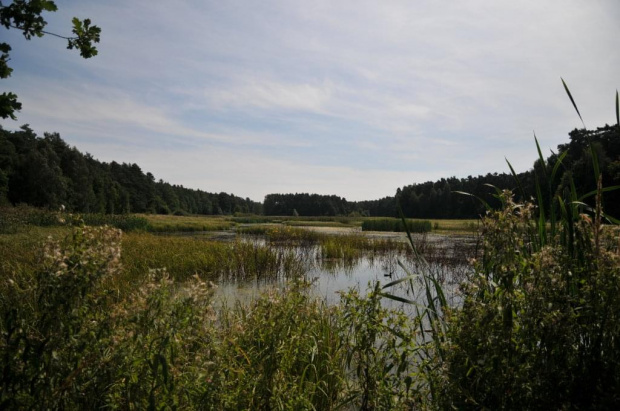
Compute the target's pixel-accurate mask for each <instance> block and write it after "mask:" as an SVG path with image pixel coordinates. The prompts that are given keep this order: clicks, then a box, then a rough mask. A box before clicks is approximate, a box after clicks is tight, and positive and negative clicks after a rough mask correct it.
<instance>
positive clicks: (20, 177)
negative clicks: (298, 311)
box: [0, 125, 620, 219]
mask: <svg viewBox="0 0 620 411" xmlns="http://www.w3.org/2000/svg"><path fill="white" fill-rule="evenodd" d="M533 148H534V145H533ZM592 151H594V152H595V154H596V157H597V159H598V165H599V168H600V170H601V171H602V172H603V176H604V181H603V186H604V187H613V186H617V185H620V130H619V128H618V125H614V126H609V125H605V126H604V127H599V128H597V129H596V130H586V129H575V130H573V131H571V132H570V133H569V142H568V143H565V144H561V145H559V146H558V149H557V152H552V153H551V155H549V156H548V157H547V158H546V159H545V158H543V159H542V161H541V159H538V160H537V161H536V162H535V163H534V164H533V167H532V169H530V170H528V171H526V172H523V173H519V174H518V175H517V178H516V179H515V176H514V175H512V174H509V173H488V174H486V175H479V176H475V177H474V176H468V177H465V178H456V177H450V178H442V179H439V180H437V181H427V182H424V183H415V184H411V185H407V186H404V187H402V188H398V189H397V190H396V193H395V195H394V196H388V197H384V198H382V199H378V200H371V201H347V200H346V199H345V198H343V197H339V196H337V195H321V194H309V193H295V194H268V195H267V196H265V199H264V202H263V203H262V204H261V203H259V202H255V201H252V200H250V199H249V198H245V199H244V198H241V197H237V196H235V195H232V194H227V193H208V192H204V191H201V190H194V189H189V188H185V187H183V186H180V185H172V184H169V183H167V182H164V181H162V180H159V181H156V180H155V177H154V176H153V174H151V173H149V172H147V173H144V172H143V171H142V170H141V169H140V167H139V166H138V165H137V164H125V163H123V164H119V163H116V162H114V161H113V162H111V163H104V162H100V161H98V160H96V159H94V158H93V157H92V156H91V155H90V154H82V153H81V152H79V151H78V150H77V149H76V148H75V147H70V146H69V145H68V144H67V143H66V142H64V141H63V140H62V138H61V137H60V136H59V135H58V134H57V133H45V134H44V136H43V137H38V136H37V135H36V134H35V133H34V132H33V131H32V130H31V129H30V128H29V127H28V126H23V127H21V129H20V130H17V131H7V130H4V129H2V128H1V127H0V203H11V204H19V203H26V204H29V205H33V206H37V207H47V208H57V207H59V206H60V205H64V206H65V207H67V208H68V209H69V210H71V211H76V212H90V213H93V212H95V213H109V214H121V213H128V212H132V213H144V212H146V213H159V214H169V213H176V214H185V213H187V214H204V215H215V214H233V213H252V214H264V215H268V216H272V215H280V216H281V215H300V216H343V215H356V216H378V217H397V216H398V215H399V212H398V209H399V207H400V209H402V211H403V213H404V214H405V216H406V217H410V218H437V219H438V218H455V219H456V218H476V217H478V216H479V215H481V214H483V213H484V212H485V207H484V206H483V204H482V203H481V202H480V201H478V200H477V199H476V198H475V197H473V196H476V197H478V198H480V199H483V200H484V201H486V202H487V203H488V204H489V205H490V206H491V207H499V205H500V204H499V201H498V200H497V199H496V198H495V197H494V194H495V193H494V188H493V187H497V188H499V189H511V190H513V192H515V195H516V197H517V201H522V200H523V199H524V198H525V199H530V198H534V197H536V192H537V187H536V185H537V182H538V187H539V189H540V191H541V194H542V196H543V198H544V204H551V203H552V202H551V201H548V200H549V197H550V196H557V195H564V194H563V193H566V191H567V190H571V189H572V188H571V180H572V182H573V183H574V186H575V189H576V192H577V193H581V194H583V193H589V192H592V191H593V190H595V189H596V185H597V182H596V179H595V178H594V169H593V167H592V164H593V162H592ZM541 157H542V156H541ZM560 157H562V162H561V164H560V165H558V167H557V172H556V178H555V179H554V181H547V180H546V178H547V176H549V175H551V174H552V170H554V169H555V168H556V163H557V162H558V160H559V159H560ZM517 180H518V182H517ZM491 186H493V187H491ZM459 192H465V193H469V194H472V195H473V196H465V195H461V194H460V193H459ZM584 201H585V202H586V203H589V204H593V202H594V197H590V198H586V199H584ZM603 205H604V209H605V210H606V212H607V213H608V214H610V215H612V216H620V191H609V192H606V193H605V194H604V197H603ZM546 211H548V210H546ZM546 215H549V214H546Z"/></svg>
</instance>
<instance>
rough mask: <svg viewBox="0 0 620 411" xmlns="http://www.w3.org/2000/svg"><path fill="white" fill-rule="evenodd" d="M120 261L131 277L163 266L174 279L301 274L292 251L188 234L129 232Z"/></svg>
mask: <svg viewBox="0 0 620 411" xmlns="http://www.w3.org/2000/svg"><path fill="white" fill-rule="evenodd" d="M123 250H124V253H123V264H124V266H125V267H126V272H127V275H128V276H129V277H130V278H139V277H140V276H143V275H144V273H145V272H148V271H149V270H151V269H159V268H166V270H167V271H168V272H169V274H170V276H171V277H172V278H173V279H175V280H176V281H184V280H187V279H188V278H191V277H192V276H193V275H195V274H198V275H200V277H201V278H203V279H209V280H212V281H247V280H250V279H256V280H264V279H282V278H291V277H297V276H301V275H303V274H304V270H305V267H304V264H303V259H302V256H300V255H298V254H297V253H296V251H295V250H290V249H283V248H279V247H273V246H271V245H269V244H266V245H265V244H257V243H252V242H247V241H234V242H231V243H228V242H216V241H205V240H200V239H195V238H187V237H166V236H155V235H151V234H147V233H129V234H127V235H125V237H124V239H123Z"/></svg>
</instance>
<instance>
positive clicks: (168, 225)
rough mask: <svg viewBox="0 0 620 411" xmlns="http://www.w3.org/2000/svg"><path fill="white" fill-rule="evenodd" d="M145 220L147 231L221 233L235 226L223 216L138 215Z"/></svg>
mask: <svg viewBox="0 0 620 411" xmlns="http://www.w3.org/2000/svg"><path fill="white" fill-rule="evenodd" d="M138 215H139V216H140V217H144V218H146V219H147V221H148V223H149V228H148V230H149V231H154V232H173V231H189V232H191V231H221V230H228V229H230V228H232V227H233V226H235V224H236V223H235V222H234V221H232V220H231V219H230V218H227V217H223V216H176V215H161V214H138Z"/></svg>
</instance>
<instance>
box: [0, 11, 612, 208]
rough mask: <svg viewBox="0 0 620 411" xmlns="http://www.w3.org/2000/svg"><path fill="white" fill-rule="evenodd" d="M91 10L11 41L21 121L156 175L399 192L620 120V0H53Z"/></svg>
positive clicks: (15, 34)
mask: <svg viewBox="0 0 620 411" xmlns="http://www.w3.org/2000/svg"><path fill="white" fill-rule="evenodd" d="M56 4H57V6H58V8H59V10H58V11H57V12H56V13H50V14H46V15H45V18H46V20H47V21H48V26H47V27H46V30H47V31H50V32H54V33H57V34H62V35H70V34H71V18H72V17H74V16H77V17H79V18H81V19H83V18H90V19H91V20H92V21H93V23H94V24H96V25H98V26H99V27H101V29H102V34H101V42H100V43H99V45H98V50H99V55H98V56H96V57H94V58H92V59H88V60H85V59H82V58H80V56H79V54H78V53H77V52H75V51H69V50H66V49H65V48H66V43H65V41H64V40H61V39H58V38H55V37H52V36H44V37H42V38H35V39H32V40H30V41H26V40H25V39H24V38H23V36H21V35H20V33H19V31H17V30H15V29H11V30H6V29H4V28H3V27H0V33H1V34H0V40H2V41H6V42H8V43H9V44H10V45H11V46H12V48H13V50H12V52H11V61H10V65H11V67H13V69H14V72H13V74H12V77H11V78H9V79H7V80H2V91H12V92H14V93H16V94H17V95H18V96H19V99H20V101H21V102H22V104H23V108H22V110H21V111H20V112H19V113H18V119H17V121H12V120H2V121H1V124H2V126H3V127H4V128H6V129H12V130H13V129H17V128H19V127H20V126H21V125H22V124H29V125H30V127H31V128H32V129H33V130H34V131H35V132H37V133H38V134H40V135H42V134H43V133H44V132H58V133H59V134H60V135H61V137H62V138H63V139H64V140H65V141H67V142H68V143H69V144H70V145H72V146H75V147H77V148H78V149H79V150H80V151H82V152H88V153H90V154H91V155H93V156H94V157H95V158H97V159H99V160H101V161H106V162H111V161H117V162H119V163H120V162H127V163H137V164H138V165H139V166H140V167H141V168H142V170H143V171H144V172H145V173H146V172H147V171H148V172H151V173H153V174H154V175H155V178H156V179H157V180H159V179H163V180H164V181H167V182H170V183H172V184H181V185H183V186H185V187H189V188H196V189H201V190H205V191H208V192H221V191H224V192H227V193H234V194H235V195H238V196H241V197H249V198H251V199H253V200H255V201H262V200H263V198H264V196H265V195H266V194H270V193H301V192H309V193H319V194H336V195H339V196H341V197H345V198H346V199H348V200H351V201H358V200H372V199H377V198H381V197H385V196H392V195H394V193H395V192H396V189H397V188H398V187H402V186H404V185H409V184H414V183H423V182H425V181H429V180H436V179H439V178H442V177H446V178H447V177H451V176H455V177H458V178H462V177H467V176H468V175H479V174H486V173H488V172H508V171H509V169H508V166H507V165H506V161H505V158H508V159H509V160H510V162H511V163H512V165H513V166H514V167H515V169H516V170H517V171H525V170H527V169H529V168H530V167H531V166H532V164H533V162H534V160H535V158H537V151H536V146H535V143H534V133H536V136H537V137H538V140H539V142H540V145H541V148H542V149H543V151H544V152H546V153H547V154H549V153H550V151H549V150H555V149H556V147H557V145H558V144H562V143H565V142H567V141H568V132H569V131H570V130H572V129H574V128H581V127H583V126H582V124H581V121H580V120H579V117H578V116H577V114H576V113H575V111H574V109H573V107H572V105H571V103H570V100H569V99H568V97H567V95H566V93H565V91H564V88H563V86H562V83H561V80H560V77H562V78H564V80H565V81H566V82H567V84H568V85H569V87H570V89H571V92H572V95H573V97H574V98H575V100H576V103H577V104H578V106H579V109H580V111H581V114H582V116H583V119H584V121H585V125H586V126H587V127H588V128H596V127H598V126H603V125H605V124H606V123H607V124H613V123H615V106H614V101H615V93H616V90H617V89H620V43H619V39H620V24H619V23H618V21H619V19H620V1H618V0H547V1H540V0H532V1H530V0H520V1H514V0H512V1H502V0H497V1H488V0H486V1H478V0H463V1H442V2H438V1H425V0H407V1H397V0H394V1H392V0H383V1H365V0H355V1H348V0H327V1H324V0H313V1H297V0H261V1H251V0H227V1H221V0H218V1H212V0H175V1H160V0H148V1H147V0H131V1H127V0H123V1H119V0H106V1H95V0H79V1H78V0H71V1H62V0H57V1H56Z"/></svg>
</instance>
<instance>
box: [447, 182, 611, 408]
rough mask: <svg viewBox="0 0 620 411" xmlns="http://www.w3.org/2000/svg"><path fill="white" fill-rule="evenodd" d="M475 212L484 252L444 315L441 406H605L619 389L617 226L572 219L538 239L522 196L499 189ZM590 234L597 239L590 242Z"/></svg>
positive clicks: (585, 218)
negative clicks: (458, 302) (568, 237)
mask: <svg viewBox="0 0 620 411" xmlns="http://www.w3.org/2000/svg"><path fill="white" fill-rule="evenodd" d="M502 199H503V201H505V204H506V206H505V208H504V209H503V210H501V211H496V212H493V213H492V214H491V215H489V216H488V217H487V218H486V219H484V222H483V226H484V228H483V231H484V239H485V241H484V259H483V260H482V261H480V262H478V263H477V264H476V270H475V274H474V275H472V276H471V278H470V279H469V281H468V283H466V284H465V287H464V289H463V296H464V297H463V307H462V309H461V310H454V311H453V312H451V314H450V315H449V317H448V322H449V327H448V330H449V331H448V338H447V342H446V344H445V352H446V358H445V363H443V367H444V368H443V369H444V370H445V373H444V374H443V375H442V377H443V378H444V379H443V380H442V382H441V384H439V390H440V392H441V395H440V396H439V398H440V404H441V406H442V407H449V406H454V407H457V408H461V409H462V408H489V409H531V408H541V409H549V408H558V407H559V408H566V407H574V408H576V409H580V408H588V409H609V408H610V407H611V408H613V406H612V404H616V403H617V402H618V400H619V399H620V398H619V397H618V392H620V391H619V390H620V379H619V378H618V370H619V367H620V355H618V352H619V351H618V348H620V347H618V337H619V336H620V327H619V325H618V324H620V323H619V322H618V320H619V318H617V316H618V313H620V298H619V297H618V295H619V294H618V292H619V291H620V256H619V254H618V243H617V233H616V232H614V231H613V230H609V229H603V228H602V227H601V226H600V225H597V224H596V223H593V222H592V221H591V220H590V218H588V217H585V216H584V217H580V218H579V220H578V221H576V222H574V224H572V226H573V229H574V238H575V241H577V242H578V247H579V252H578V253H572V252H569V248H568V247H567V246H565V245H563V244H562V243H561V242H560V241H559V237H561V236H562V234H563V233H562V231H563V230H564V228H561V229H560V231H561V232H560V233H558V237H557V238H556V239H555V240H553V239H551V240H552V241H549V242H548V243H547V244H546V245H544V246H542V247H538V246H536V245H535V244H536V243H535V241H534V242H533V241H532V240H535V238H534V237H533V235H534V236H535V235H537V233H538V231H536V230H533V228H534V227H535V223H534V222H535V221H536V220H535V219H534V218H533V215H532V211H533V208H532V206H531V205H528V204H525V205H518V204H515V203H514V202H513V201H512V199H511V197H510V195H509V194H508V193H505V194H503V197H502ZM597 236H601V237H600V238H599V244H598V245H597V244H596V238H597Z"/></svg>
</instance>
